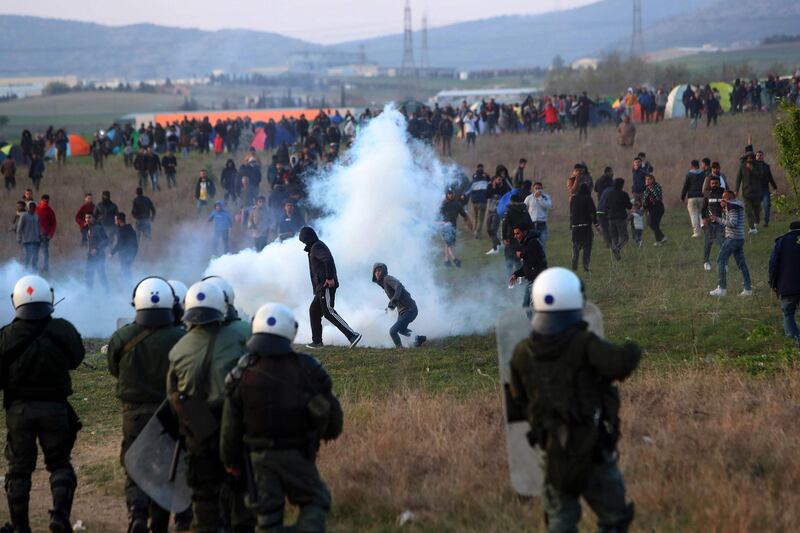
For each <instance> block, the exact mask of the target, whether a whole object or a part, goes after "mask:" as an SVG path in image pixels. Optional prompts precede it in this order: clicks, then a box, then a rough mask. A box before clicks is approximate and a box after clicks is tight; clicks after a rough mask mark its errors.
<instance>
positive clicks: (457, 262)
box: [453, 259, 461, 268]
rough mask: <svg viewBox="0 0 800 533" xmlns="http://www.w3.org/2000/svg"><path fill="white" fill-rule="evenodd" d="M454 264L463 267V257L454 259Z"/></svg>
mask: <svg viewBox="0 0 800 533" xmlns="http://www.w3.org/2000/svg"><path fill="white" fill-rule="evenodd" d="M453 264H454V265H455V266H457V267H458V268H461V259H453Z"/></svg>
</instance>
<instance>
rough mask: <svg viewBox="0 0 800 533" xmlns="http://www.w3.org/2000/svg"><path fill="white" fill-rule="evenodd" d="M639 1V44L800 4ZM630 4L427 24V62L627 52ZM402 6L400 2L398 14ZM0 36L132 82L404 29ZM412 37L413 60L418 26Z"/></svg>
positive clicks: (497, 62)
mask: <svg viewBox="0 0 800 533" xmlns="http://www.w3.org/2000/svg"><path fill="white" fill-rule="evenodd" d="M642 4H643V6H642V17H643V20H642V23H643V27H644V42H645V48H646V50H647V51H655V50H659V49H663V48H671V47H699V46H702V45H704V44H712V45H715V46H730V45H731V44H734V43H748V42H749V43H757V42H759V41H761V40H762V39H764V38H765V37H769V36H772V35H776V34H783V33H786V34H794V33H797V31H798V30H797V28H800V2H786V1H785V0H761V1H759V2H756V3H754V2H752V1H749V0H671V1H670V2H662V1H660V0H643V2H642ZM631 11H632V10H631V1H630V0H601V1H599V2H596V3H594V4H590V5H587V6H583V7H580V8H576V9H570V10H566V11H557V12H551V13H545V14H541V15H517V16H501V17H492V18H486V19H482V20H476V21H471V22H463V23H458V24H452V25H448V26H443V27H439V28H431V29H429V30H428V42H429V50H430V52H429V55H430V60H431V66H434V67H453V68H458V69H473V70H474V69H492V68H518V67H532V66H548V65H550V64H551V62H552V60H553V58H554V57H555V56H556V55H560V56H561V57H562V58H564V59H565V60H566V61H568V62H569V61H572V60H575V59H578V58H581V57H586V56H598V55H600V54H603V53H605V52H610V51H613V50H621V51H623V52H627V50H628V47H629V43H630V31H631V19H632V13H631ZM401 14H402V11H401V10H400V9H399V8H398V13H397V17H398V18H399V17H400V16H401ZM416 18H417V14H416V13H415V20H416ZM343 20H345V21H346V20H347V19H343ZM0 35H2V36H3V44H4V50H3V61H2V63H1V64H0V77H3V76H21V75H65V74H75V75H77V76H79V77H84V78H86V77H101V78H113V77H120V78H126V79H129V80H137V79H163V78H166V77H172V78H180V77H188V76H204V75H207V74H209V73H211V72H212V71H213V70H215V69H219V70H223V71H225V72H234V73H240V72H246V71H247V70H250V69H253V68H256V67H261V68H264V67H276V66H283V65H286V64H287V63H288V58H289V56H290V55H291V54H292V52H296V51H301V50H303V51H342V52H351V53H353V52H358V51H359V50H360V46H362V45H363V46H364V50H365V52H366V55H367V58H368V59H369V60H371V61H375V62H377V63H378V64H379V65H380V66H382V67H396V66H399V63H400V59H401V57H402V50H403V36H402V34H395V35H388V36H384V37H377V38H372V39H366V40H358V41H352V42H347V43H342V44H336V45H330V46H323V45H319V44H315V43H313V42H312V41H313V40H314V35H313V34H308V35H301V36H299V37H301V38H293V37H287V36H283V35H279V34H276V33H265V32H258V31H249V30H221V31H213V32H212V31H203V30H193V29H180V28H172V27H166V26H157V25H152V24H138V25H131V26H120V27H112V26H103V25H100V24H92V23H85V22H74V21H66V20H58V19H46V18H37V17H21V16H13V15H0ZM414 42H415V45H416V46H415V58H416V61H417V64H418V65H419V61H420V46H419V45H420V42H421V35H420V34H419V32H416V33H415V35H414ZM798 61H800V58H798Z"/></svg>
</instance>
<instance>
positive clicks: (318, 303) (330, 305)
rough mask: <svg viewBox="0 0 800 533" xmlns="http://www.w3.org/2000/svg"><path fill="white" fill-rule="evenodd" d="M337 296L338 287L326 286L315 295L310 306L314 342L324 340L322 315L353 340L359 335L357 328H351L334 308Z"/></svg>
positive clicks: (348, 338)
mask: <svg viewBox="0 0 800 533" xmlns="http://www.w3.org/2000/svg"><path fill="white" fill-rule="evenodd" d="M335 298H336V289H335V288H334V289H331V288H329V287H325V289H324V290H322V291H320V292H318V293H317V294H315V295H314V301H313V302H311V307H310V308H309V316H310V318H311V340H312V342H320V343H321V342H322V317H323V316H324V317H325V318H327V319H328V321H329V322H330V323H331V324H333V325H334V326H336V329H338V330H339V331H341V332H342V334H343V335H344V336H345V337H347V340H348V341H351V340H352V339H353V337H355V336H356V335H357V333H356V332H355V330H353V328H351V327H350V326H349V325H348V324H347V322H345V320H344V319H343V318H342V317H341V315H339V313H337V312H336V309H334V305H335Z"/></svg>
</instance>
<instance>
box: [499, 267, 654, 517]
mask: <svg viewBox="0 0 800 533" xmlns="http://www.w3.org/2000/svg"><path fill="white" fill-rule="evenodd" d="M531 298H532V300H533V310H534V316H533V320H532V325H533V333H532V334H531V336H530V337H528V338H527V339H524V340H523V341H521V342H520V343H519V344H518V345H517V347H516V348H515V350H514V354H513V356H512V358H511V384H510V385H511V387H510V388H511V401H510V402H509V409H514V410H517V411H518V412H520V413H524V414H525V415H526V416H527V418H528V421H529V422H530V424H531V431H530V433H529V434H528V440H529V441H530V442H531V445H532V446H533V445H537V446H538V448H539V450H540V452H541V461H542V465H543V470H544V473H545V480H544V481H545V487H544V510H545V523H546V524H547V528H548V530H549V531H550V532H552V533H555V532H559V533H560V532H571V531H577V530H578V522H579V521H580V517H581V505H580V498H581V497H583V498H584V499H585V500H586V502H587V503H588V504H589V507H591V509H592V510H593V511H594V512H595V514H597V518H598V523H599V527H600V531H601V532H604V533H612V532H613V533H624V532H625V531H627V530H628V526H629V525H630V523H631V521H632V520H633V504H632V503H628V502H627V501H626V499H625V484H624V482H623V480H622V474H621V473H620V470H619V466H618V465H617V451H616V441H617V438H618V436H619V416H618V415H619V393H618V391H617V388H616V386H615V385H614V384H613V382H614V381H616V380H623V379H625V378H626V377H628V376H629V375H630V374H631V373H632V372H633V371H634V370H635V369H636V367H637V365H638V363H639V358H640V356H641V350H640V349H639V347H638V346H637V345H636V344H634V343H631V342H627V343H625V344H624V345H622V346H617V345H614V344H611V343H609V342H606V341H605V340H603V339H601V338H600V337H598V336H597V335H595V334H594V333H591V332H589V331H587V323H586V322H584V320H583V312H584V306H585V300H584V294H583V286H582V283H581V280H580V279H579V278H578V277H577V276H576V275H575V274H574V273H572V272H571V271H569V270H567V269H565V268H560V267H557V268H550V269H547V270H545V271H544V272H542V273H541V274H539V276H538V277H537V278H536V280H535V281H534V283H533V290H532V294H531ZM511 414H512V413H509V415H511ZM514 417H516V415H515V416H514Z"/></svg>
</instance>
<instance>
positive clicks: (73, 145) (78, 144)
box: [69, 133, 89, 156]
mask: <svg viewBox="0 0 800 533" xmlns="http://www.w3.org/2000/svg"><path fill="white" fill-rule="evenodd" d="M69 148H70V150H71V151H72V154H70V155H73V156H78V155H89V143H87V142H86V141H85V140H84V139H83V137H81V136H80V135H75V134H74V133H70V134H69Z"/></svg>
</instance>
